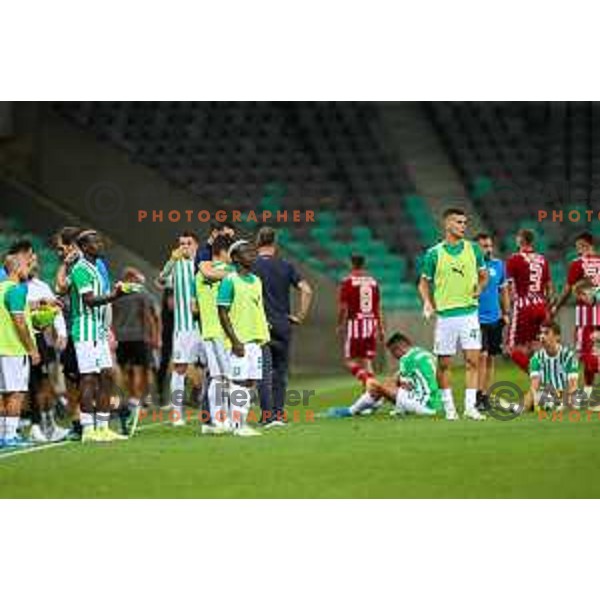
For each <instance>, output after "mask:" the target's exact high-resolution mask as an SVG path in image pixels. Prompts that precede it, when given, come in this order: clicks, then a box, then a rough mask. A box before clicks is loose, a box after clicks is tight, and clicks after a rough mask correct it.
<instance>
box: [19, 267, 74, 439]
mask: <svg viewBox="0 0 600 600" xmlns="http://www.w3.org/2000/svg"><path fill="white" fill-rule="evenodd" d="M34 257H35V258H34V261H33V264H32V268H31V271H30V276H29V278H28V280H27V303H28V304H29V306H30V308H31V309H32V311H33V313H32V316H33V326H34V335H35V342H36V346H37V349H38V353H39V355H40V362H39V363H38V364H37V365H32V367H31V371H30V376H29V401H30V406H31V422H32V426H31V432H30V436H31V439H32V441H34V442H38V443H44V442H60V441H62V440H63V439H65V437H66V436H67V434H68V431H67V430H66V429H63V428H62V427H60V426H58V425H57V423H56V420H55V416H54V406H55V402H56V392H55V390H54V387H53V385H52V381H51V379H50V375H51V371H52V366H53V365H54V363H55V361H56V359H57V354H56V353H57V351H62V350H64V349H65V347H66V345H67V327H66V323H65V319H64V317H63V314H62V310H61V307H60V304H59V303H58V302H57V299H56V296H55V295H54V293H53V292H52V290H51V289H50V286H49V285H48V284H47V283H46V282H44V281H42V280H41V279H39V278H38V277H37V270H38V265H37V257H36V256H35V255H34ZM44 312H45V313H46V314H47V315H48V316H47V317H46V319H47V321H46V319H42V318H39V317H40V315H41V314H42V313H44Z"/></svg>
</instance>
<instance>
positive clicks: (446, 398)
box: [442, 388, 456, 414]
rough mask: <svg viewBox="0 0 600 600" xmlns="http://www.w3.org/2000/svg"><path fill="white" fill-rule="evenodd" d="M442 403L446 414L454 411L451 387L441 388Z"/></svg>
mask: <svg viewBox="0 0 600 600" xmlns="http://www.w3.org/2000/svg"><path fill="white" fill-rule="evenodd" d="M442 403H443V404H444V410H445V411H446V414H448V413H449V412H455V411H456V408H454V397H453V396H452V388H446V389H442Z"/></svg>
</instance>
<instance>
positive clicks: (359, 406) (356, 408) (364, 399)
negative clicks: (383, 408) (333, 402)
mask: <svg viewBox="0 0 600 600" xmlns="http://www.w3.org/2000/svg"><path fill="white" fill-rule="evenodd" d="M376 400H377V399H376V398H373V396H371V394H370V393H369V392H365V393H364V394H363V395H362V396H360V397H359V398H358V400H356V402H355V403H354V404H353V405H352V406H351V407H350V412H351V413H352V414H353V415H357V414H359V413H361V412H362V411H363V410H367V409H369V408H373V407H374V406H375V402H376Z"/></svg>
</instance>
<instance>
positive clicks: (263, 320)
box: [217, 240, 270, 436]
mask: <svg viewBox="0 0 600 600" xmlns="http://www.w3.org/2000/svg"><path fill="white" fill-rule="evenodd" d="M229 256H230V258H231V260H232V261H233V263H234V264H235V266H236V269H237V272H234V273H231V274H230V275H228V276H227V277H226V278H225V279H223V280H222V281H221V285H220V287H219V292H218V295H217V306H218V310H219V319H220V321H221V326H222V327H223V330H224V331H225V334H226V336H227V343H228V345H230V346H231V354H230V361H231V379H232V382H231V386H230V394H229V403H230V418H231V421H232V425H233V433H234V434H235V435H241V436H253V435H260V433H259V432H258V431H256V430H255V429H252V428H251V427H248V426H247V417H248V412H249V411H250V402H251V400H252V395H253V391H254V389H255V387H256V383H257V382H258V381H260V380H261V379H262V348H261V346H262V345H263V344H266V343H267V342H268V341H269V339H270V338H269V326H268V323H267V317H266V315H265V309H264V305H263V290H262V282H261V280H260V278H258V277H257V276H256V275H254V274H253V273H252V272H251V270H250V269H251V268H252V265H253V264H254V261H255V260H256V256H257V252H256V248H255V247H254V246H253V245H252V244H250V243H249V242H246V241H244V240H240V241H238V242H235V243H234V244H233V245H232V246H231V248H230V249H229Z"/></svg>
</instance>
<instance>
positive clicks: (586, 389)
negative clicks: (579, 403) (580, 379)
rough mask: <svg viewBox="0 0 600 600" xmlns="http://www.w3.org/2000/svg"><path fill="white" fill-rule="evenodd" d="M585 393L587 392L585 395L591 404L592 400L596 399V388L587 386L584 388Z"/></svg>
mask: <svg viewBox="0 0 600 600" xmlns="http://www.w3.org/2000/svg"><path fill="white" fill-rule="evenodd" d="M583 391H584V392H585V395H586V397H587V400H588V402H590V401H591V400H593V399H594V398H592V394H593V393H594V386H592V385H586V386H585V387H584V388H583Z"/></svg>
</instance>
